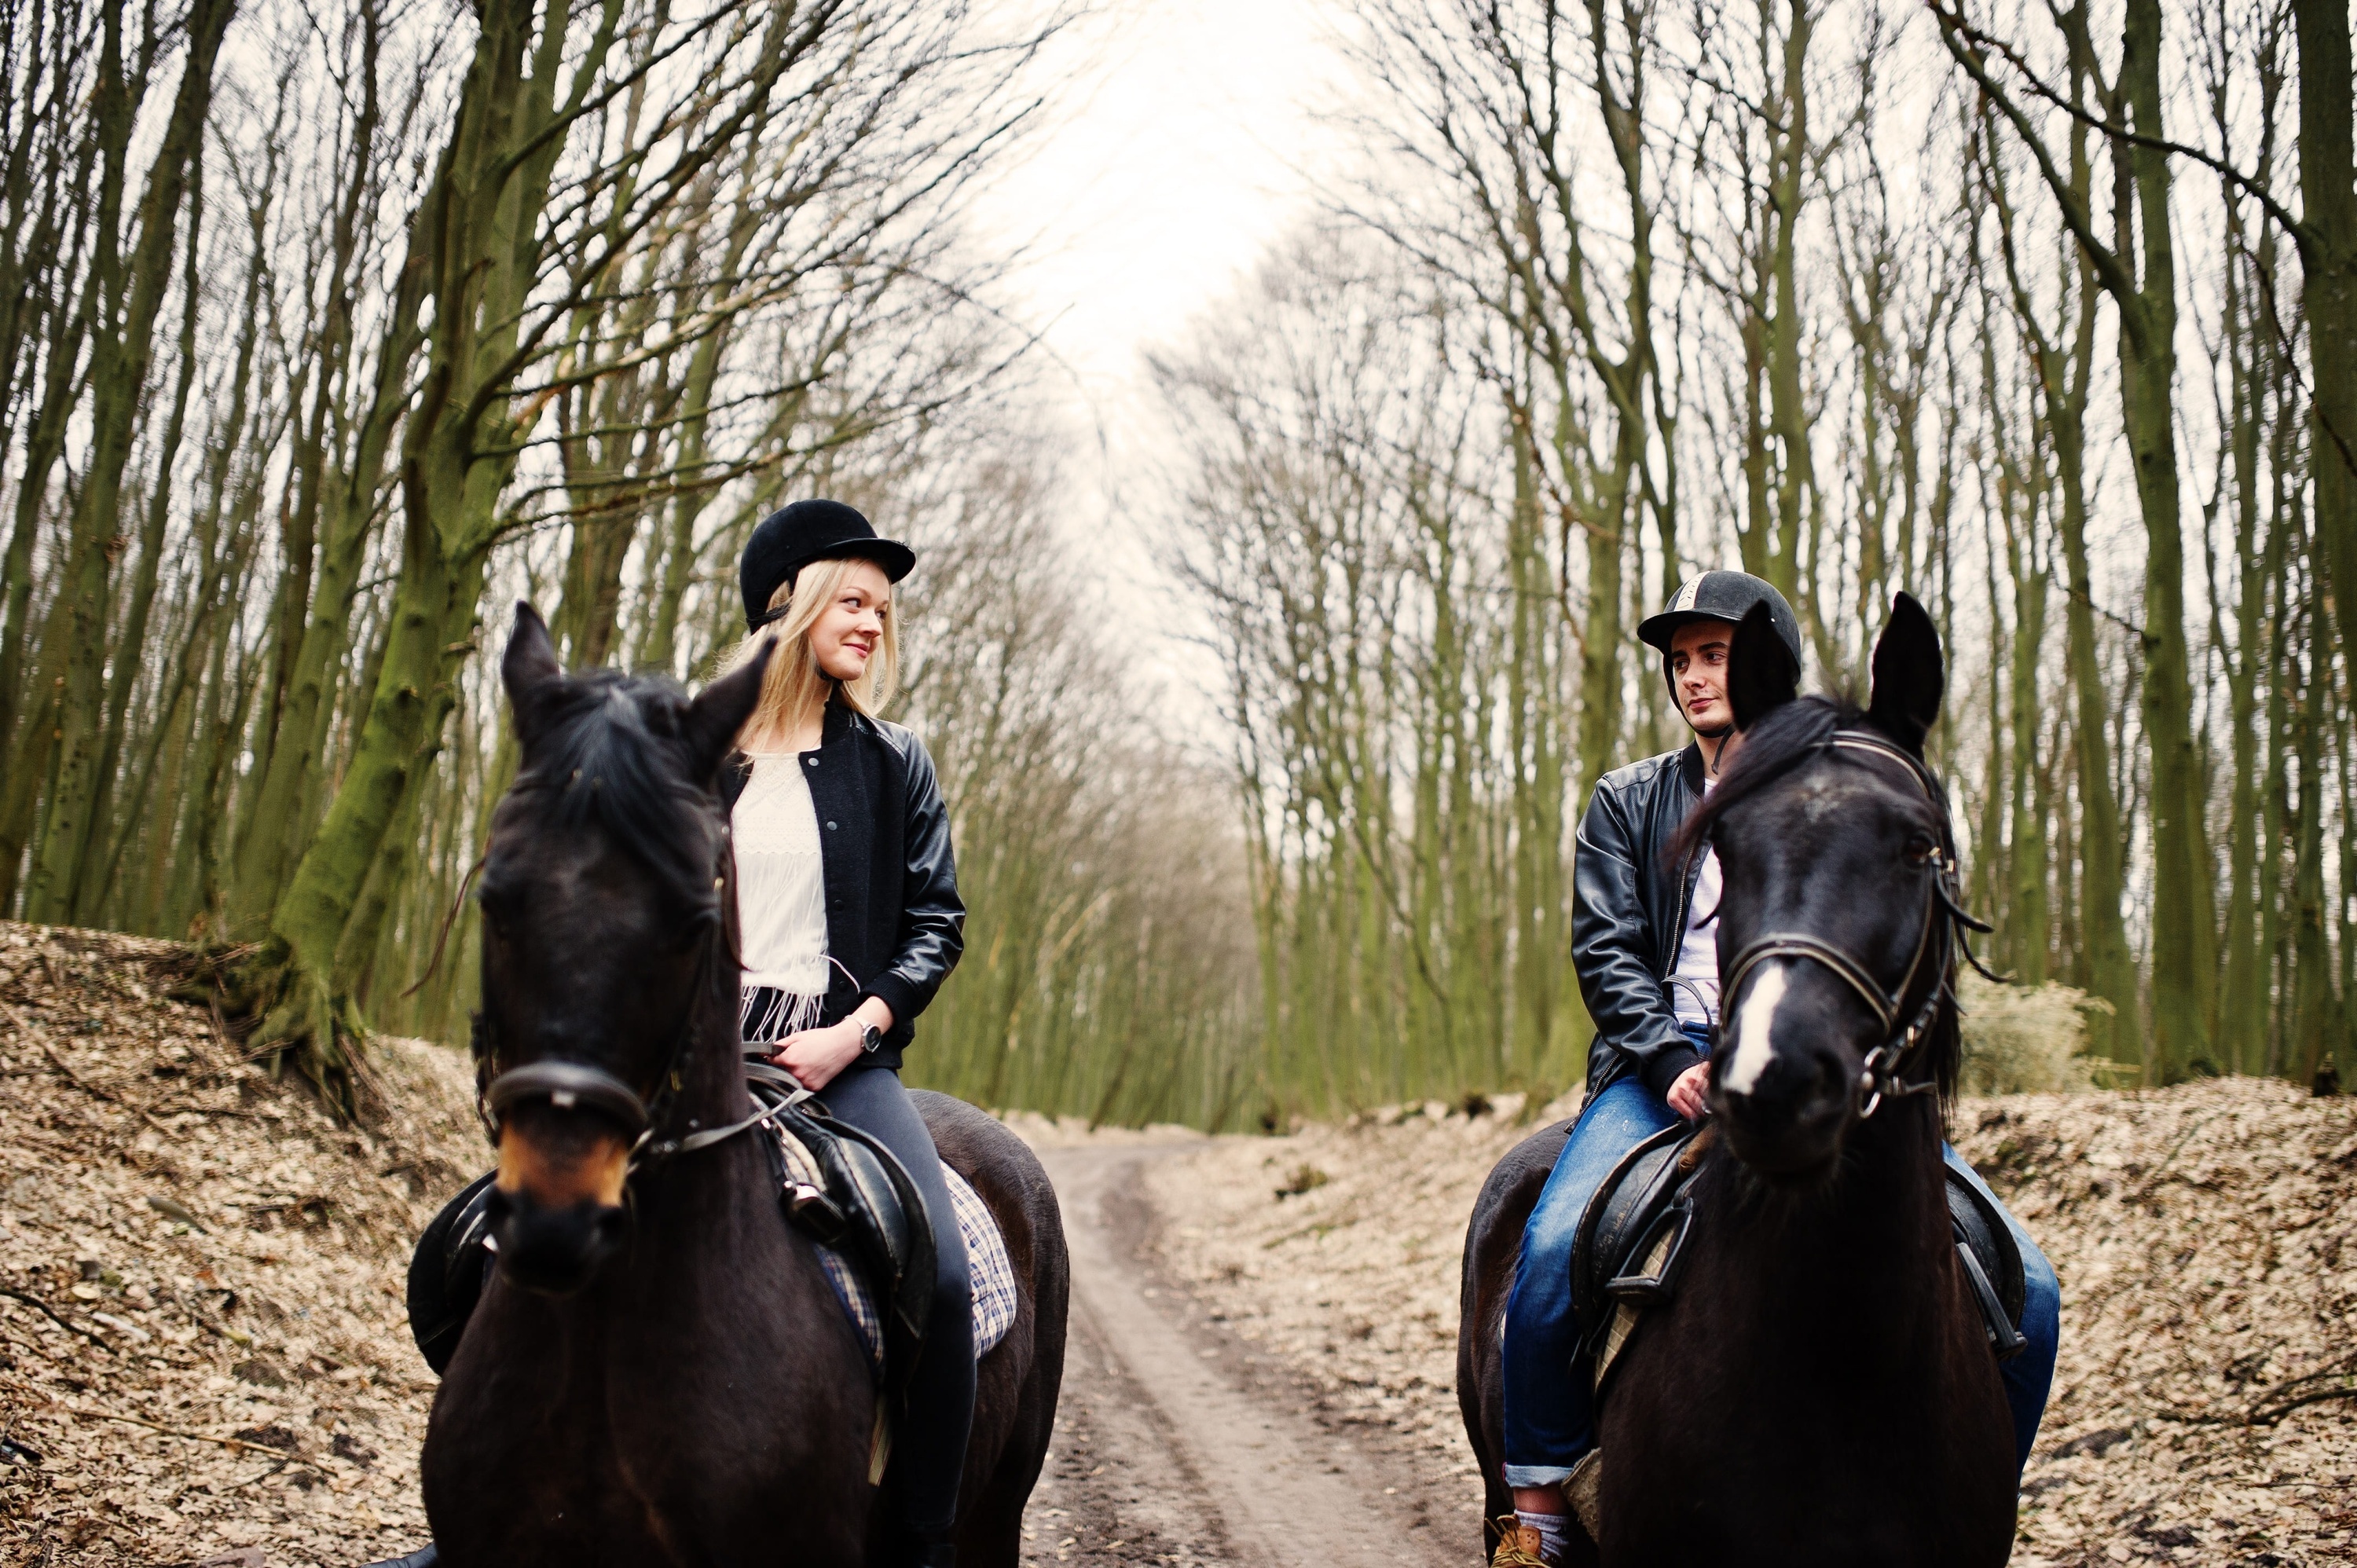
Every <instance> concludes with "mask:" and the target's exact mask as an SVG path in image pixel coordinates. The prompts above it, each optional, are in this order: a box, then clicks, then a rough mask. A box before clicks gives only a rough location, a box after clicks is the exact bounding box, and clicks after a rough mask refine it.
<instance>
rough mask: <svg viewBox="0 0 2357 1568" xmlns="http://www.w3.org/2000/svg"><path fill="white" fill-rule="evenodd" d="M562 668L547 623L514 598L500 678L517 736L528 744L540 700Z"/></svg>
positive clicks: (561, 672) (534, 611)
mask: <svg viewBox="0 0 2357 1568" xmlns="http://www.w3.org/2000/svg"><path fill="white" fill-rule="evenodd" d="M564 678H565V671H564V669H563V667H562V666H560V665H559V664H558V663H557V662H556V644H555V643H554V642H552V641H550V640H549V637H548V623H547V622H546V621H544V620H543V619H541V618H540V612H539V611H538V610H536V609H534V608H533V607H532V606H531V605H529V604H527V603H526V602H525V601H523V600H522V599H518V600H517V601H516V617H515V630H513V631H511V632H510V633H509V634H508V650H507V653H506V655H505V656H504V657H503V658H501V659H500V682H501V683H502V684H503V685H505V686H506V687H507V689H508V702H509V703H510V704H511V706H513V707H514V709H515V718H516V735H517V737H518V738H519V739H521V740H522V741H524V742H525V743H526V744H527V745H529V744H530V743H531V741H532V738H533V734H534V732H535V731H536V730H537V729H538V727H539V726H538V725H537V723H536V722H535V721H536V720H537V719H538V718H539V716H540V708H541V705H542V704H541V701H540V699H541V698H542V697H543V696H544V695H545V694H546V693H547V691H548V687H549V685H550V683H551V682H556V681H562V680H563V679H564Z"/></svg>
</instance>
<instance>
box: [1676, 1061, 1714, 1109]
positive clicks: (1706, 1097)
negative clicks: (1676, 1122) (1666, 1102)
mask: <svg viewBox="0 0 2357 1568" xmlns="http://www.w3.org/2000/svg"><path fill="white" fill-rule="evenodd" d="M1670 1109H1671V1110H1673V1111H1674V1112H1677V1113H1678V1114H1679V1115H1681V1116H1683V1117H1684V1118H1685V1119H1686V1120H1687V1121H1689V1122H1699V1121H1701V1120H1702V1119H1703V1118H1704V1117H1705V1116H1707V1115H1708V1114H1710V1064H1709V1063H1708V1062H1696V1063H1695V1064H1694V1066H1692V1067H1690V1068H1688V1069H1686V1070H1685V1071H1684V1072H1682V1073H1680V1074H1678V1078H1677V1081H1676V1082H1675V1083H1673V1084H1671V1085H1670Z"/></svg>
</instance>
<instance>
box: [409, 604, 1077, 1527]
mask: <svg viewBox="0 0 2357 1568" xmlns="http://www.w3.org/2000/svg"><path fill="white" fill-rule="evenodd" d="M765 662H766V660H761V661H757V662H756V663H754V664H753V665H751V666H749V667H748V668H746V669H744V670H740V671H737V673H735V674H733V675H729V676H726V677H724V678H722V679H721V680H719V681H716V682H713V683H712V685H711V686H710V687H708V688H707V689H706V690H705V692H704V693H703V694H702V695H700V696H698V697H696V698H695V699H694V701H690V700H688V699H687V698H686V697H685V696H683V694H681V693H679V691H678V690H677V689H676V688H675V687H673V686H672V685H671V684H670V683H669V682H659V681H649V680H634V679H630V678H626V677H623V676H620V675H618V674H613V673H610V672H603V671H599V672H591V673H587V674H583V675H578V676H573V677H567V676H565V674H563V673H562V672H561V671H559V669H558V668H557V663H556V658H555V653H554V650H553V648H552V647H551V645H550V642H549V639H548V634H547V629H546V628H545V627H544V626H543V624H542V623H541V620H540V618H539V617H538V616H537V615H535V614H534V613H533V611H532V609H531V608H530V607H528V606H519V607H517V617H516V629H515V633H514V636H513V637H512V639H511V640H510V642H509V645H508V650H507V655H506V660H505V662H504V665H503V667H502V675H503V678H504V680H505V682H506V686H507V691H508V695H509V698H510V700H511V702H512V703H513V704H514V710H515V720H516V733H517V736H518V737H519V739H520V741H521V742H522V768H521V771H520V772H519V774H518V775H517V779H516V782H515V786H514V788H513V789H511V790H510V791H509V792H508V794H507V796H506V798H505V799H504V800H501V801H500V806H499V810H498V812H497V815H496V816H495V818H494V819H493V822H492V828H491V836H490V845H489V847H488V851H487V854H486V855H485V860H484V866H483V882H482V890H481V894H480V900H481V905H482V908H483V914H484V927H485V936H484V943H483V971H482V981H483V984H482V991H483V1002H482V1008H483V1010H482V1015H481V1024H480V1026H479V1031H478V1038H477V1049H478V1052H479V1057H480V1058H481V1059H480V1061H479V1071H480V1073H481V1075H482V1078H483V1080H484V1081H485V1082H486V1083H487V1084H488V1083H490V1082H492V1081H494V1080H496V1079H500V1078H502V1077H505V1078H506V1079H507V1082H508V1083H509V1084H510V1085H511V1086H512V1085H518V1084H522V1086H524V1087H525V1088H526V1089H527V1090H529V1092H525V1093H522V1094H511V1095H508V1096H504V1097H503V1096H500V1095H494V1096H493V1099H494V1101H500V1109H501V1115H500V1123H499V1125H500V1139H499V1149H500V1174H499V1181H498V1189H499V1192H498V1197H497V1198H496V1200H495V1201H494V1205H493V1210H492V1212H493V1214H494V1216H495V1223H494V1226H493V1233H494V1237H495V1240H496V1241H497V1243H498V1246H499V1252H500V1267H499V1269H498V1270H497V1271H496V1272H495V1277H494V1278H493V1279H492V1280H491V1281H490V1283H489V1284H488V1285H487V1286H486V1288H485V1290H484V1293H483V1297H482V1300H481V1302H480V1304H479V1305H478V1306H477V1308H476V1309H475V1313H474V1316H473V1319H472V1321H471V1323H470V1324H469V1325H468V1329H467V1335H466V1338H465V1340H464V1341H463V1342H462V1343H461V1345H460V1347H459V1348H458V1351H457V1357H456V1358H455V1359H453V1361H452V1362H451V1364H450V1367H449V1369H448V1370H447V1373H446V1375H445V1376H444V1378H443V1381H442V1386H441V1391H440V1392H439V1393H438V1394H437V1395H436V1399H435V1402H434V1412H433V1417H432V1421H431V1424H430V1425H429V1426H428V1428H427V1432H426V1439H425V1458H424V1463H423V1481H424V1487H425V1508H426V1513H427V1515H428V1517H429V1518H430V1520H432V1523H433V1527H434V1535H435V1539H436V1542H437V1543H438V1544H439V1546H440V1548H441V1552H442V1560H443V1562H444V1563H447V1564H449V1565H450V1568H475V1565H478V1564H480V1565H484V1568H490V1565H492V1564H498V1565H500V1568H509V1565H512V1564H515V1563H582V1564H590V1563H613V1564H633V1565H636V1564H649V1563H699V1564H702V1563H716V1564H717V1563H730V1564H734V1563H768V1564H796V1565H802V1564H807V1565H810V1568H856V1565H858V1564H861V1563H866V1562H869V1561H880V1558H877V1557H874V1556H872V1555H871V1554H872V1553H873V1552H875V1550H876V1548H877V1543H878V1542H879V1541H882V1540H883V1539H884V1538H885V1535H886V1533H887V1532H886V1530H885V1529H884V1526H885V1525H886V1524H887V1523H888V1520H886V1519H885V1518H884V1510H885V1509H886V1508H887V1507H888V1491H887V1490H882V1489H879V1488H877V1487H873V1486H871V1485H869V1482H868V1474H869V1459H870V1454H871V1447H870V1444H871V1437H872V1435H873V1434H874V1433H875V1431H876V1427H877V1393H876V1391H875V1388H874V1386H873V1384H872V1382H871V1380H870V1377H869V1372H868V1364H867V1360H866V1356H865V1354H864V1353H863V1351H862V1349H861V1348H860V1345H859V1343H858V1341H857V1340H856V1337H854V1335H853V1333H852V1330H851V1329H850V1327H849V1326H848V1325H847V1324H846V1323H845V1319H844V1316H843V1313H842V1310H841V1309H840V1308H839V1307H838V1305H836V1301H835V1297H834V1294H833V1293H832V1291H831V1290H830V1288H829V1286H828V1284H827V1283H826V1280H825V1278H824V1276H823V1274H822V1273H821V1271H820V1266H819V1262H818V1258H817V1255H816V1253H815V1252H814V1251H813V1249H812V1247H811V1246H810V1244H809V1243H808V1242H806V1241H805V1240H802V1237H801V1236H799V1235H798V1234H796V1233H794V1232H793V1231H791V1230H789V1229H788V1228H787V1226H786V1225H785V1223H784V1221H783V1220H782V1219H781V1217H780V1208H779V1200H778V1181H777V1177H776V1176H775V1174H774V1172H773V1170H772V1167H771V1164H770V1154H769V1153H768V1151H767V1150H765V1148H764V1146H763V1143H762V1137H763V1133H761V1132H760V1131H759V1130H750V1131H746V1132H742V1133H737V1134H735V1135H732V1136H726V1137H724V1138H721V1139H720V1140H718V1141H717V1142H714V1143H711V1144H708V1145H707V1146H704V1147H700V1148H694V1149H693V1150H688V1151H683V1152H677V1153H673V1154H671V1155H668V1156H667V1157H654V1156H655V1154H656V1152H657V1151H659V1150H661V1149H662V1146H663V1145H664V1144H667V1143H670V1142H673V1141H675V1140H682V1139H685V1138H688V1137H690V1136H691V1135H692V1134H693V1133H697V1132H716V1131H719V1130H723V1129H727V1128H732V1127H735V1126H737V1124H738V1123H740V1122H745V1121H746V1120H747V1119H748V1117H750V1116H751V1115H752V1114H753V1107H752V1104H751V1102H750V1100H749V1097H748V1093H747V1090H746V1087H745V1081H744V1075H743V1072H742V1070H741V1069H740V1062H741V1059H742V1058H741V1057H740V1054H739V1045H738V1039H737V962H736V958H735V951H736V940H735V935H734V931H735V908H736V893H735V889H734V887H733V886H732V885H731V871H732V863H731V859H730V855H729V852H728V832H727V819H726V814H725V812H724V811H723V810H722V808H721V805H720V801H719V798H718V796H717V795H716V792H715V790H714V781H715V778H716V772H717V769H718V768H719V766H720V762H721V759H722V757H724V756H725V755H726V753H727V751H728V750H729V747H730V745H731V742H732V739H733V737H734V736H735V735H736V733H737V727H738V726H739V725H741V724H742V723H743V722H744V719H745V717H746V715H747V714H748V713H749V712H750V711H751V708H752V706H753V703H754V699H755V696H756V694H757V692H758V690H759V682H760V677H761V672H762V667H763V664H764V663H765ZM517 1069H531V1070H528V1071H525V1072H523V1073H521V1074H518V1073H517ZM510 1075H513V1076H510ZM918 1098H919V1101H920V1107H921V1109H922V1112H923V1114H924V1116H925V1119H926V1122H928V1124H929V1125H930V1126H931V1131H932V1134H933V1139H934V1142H935V1143H936V1144H938V1146H939V1147H940V1150H941V1155H942V1159H943V1160H944V1161H946V1162H947V1163H948V1164H949V1165H952V1166H953V1167H954V1168H956V1169H957V1170H958V1171H960V1172H961V1173H963V1175H964V1176H965V1177H966V1179H967V1180H968V1181H970V1182H971V1183H972V1184H973V1185H974V1188H975V1190H976V1191H977V1192H979V1193H980V1194H981V1195H982V1197H983V1198H984V1200H985V1202H986V1203H987V1204H988V1205H989V1207H990V1208H991V1210H992V1212H993V1213H995V1214H996V1216H997V1219H998V1222H999V1225H1000V1226H1001V1228H1002V1229H1003V1230H1005V1232H1006V1244H1007V1251H1008V1252H1009V1254H1010V1256H1011V1257H1012V1258H1013V1260H1014V1262H1015V1267H1016V1272H1017V1283H1018V1287H1019V1291H1020V1297H1021V1305H1020V1308H1019V1310H1018V1313H1017V1317H1016V1321H1015V1325H1014V1326H1013V1328H1012V1329H1010V1330H1009V1331H1008V1333H1007V1336H1006V1339H1005V1340H1004V1341H1002V1342H1001V1343H1000V1344H999V1345H998V1346H997V1347H996V1348H995V1349H993V1350H992V1351H991V1352H990V1354H989V1355H988V1356H987V1357H985V1359H983V1361H982V1363H981V1366H980V1368H979V1381H980V1389H979V1397H978V1399H977V1402H976V1405H975V1412H974V1431H973V1438H972V1441H971V1443H970V1444H969V1445H968V1448H967V1450H966V1454H967V1458H966V1469H965V1477H964V1488H963V1493H962V1496H961V1504H960V1509H959V1521H958V1533H957V1546H958V1552H959V1561H960V1563H963V1564H967V1565H969V1568H1013V1565H1014V1564H1015V1563H1016V1562H1017V1553H1018V1542H1019V1541H1020V1533H1021V1523H1022V1515H1023V1505H1024V1501H1025V1499H1026V1498H1028V1496H1029V1493H1030V1490H1031V1486H1032V1483H1033V1482H1034V1481H1035V1480H1036V1479H1037V1478H1038V1477H1039V1466H1040V1462H1041V1460H1042V1459H1043V1457H1044V1456H1045V1455H1046V1453H1047V1446H1048V1440H1049V1432H1050V1430H1051V1429H1052V1427H1053V1425H1054V1423H1055V1413H1056V1396H1057V1391H1058V1388H1059V1385H1060V1381H1061V1379H1062V1371H1063V1354H1064V1313H1065V1300H1066V1294H1067V1285H1068V1274H1067V1269H1066V1257H1065V1250H1064V1236H1063V1229H1062V1222H1061V1219H1060V1216H1059V1214H1058V1212H1057V1208H1056V1198H1055V1194H1054V1192H1053V1190H1052V1189H1051V1188H1050V1187H1049V1185H1048V1179H1047V1176H1046V1174H1045V1173H1044V1172H1043V1171H1041V1169H1040V1168H1039V1162H1038V1161H1037V1160H1036V1159H1034V1158H1033V1157H1032V1155H1031V1154H1030V1152H1029V1151H1028V1149H1026V1148H1025V1147H1024V1146H1023V1144H1021V1143H1019V1142H1018V1141H1017V1140H1016V1139H1015V1137H1014V1136H1013V1135H1012V1134H1010V1133H1007V1132H1006V1130H1005V1129H1004V1128H1003V1127H1001V1126H999V1125H998V1123H996V1122H994V1121H992V1120H991V1119H990V1118H989V1117H986V1116H985V1115H983V1114H982V1113H981V1112H977V1111H974V1110H973V1109H971V1108H970V1107H967V1106H964V1105H962V1104H960V1103H958V1102H957V1101H952V1100H948V1099H945V1098H943V1097H942V1096H938V1095H921V1096H919V1097H918ZM641 1133H646V1134H647V1137H646V1139H645V1142H644V1144H643V1145H642V1146H640V1148H639V1150H638V1152H637V1153H636V1154H635V1155H634V1153H633V1145H634V1144H639V1143H640V1134H641ZM634 1160H635V1161H636V1162H637V1163H636V1164H635V1165H634V1164H633V1162H634Z"/></svg>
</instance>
